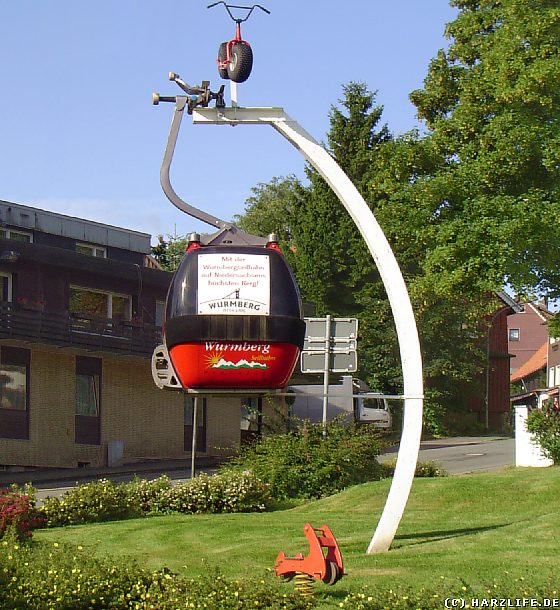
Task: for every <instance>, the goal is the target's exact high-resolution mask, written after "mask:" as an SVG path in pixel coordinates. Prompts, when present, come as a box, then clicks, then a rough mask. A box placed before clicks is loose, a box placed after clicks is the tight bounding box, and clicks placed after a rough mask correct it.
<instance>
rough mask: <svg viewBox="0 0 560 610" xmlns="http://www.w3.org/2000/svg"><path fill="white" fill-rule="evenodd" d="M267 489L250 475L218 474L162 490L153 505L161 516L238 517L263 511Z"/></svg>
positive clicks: (232, 472) (244, 473) (153, 508)
mask: <svg viewBox="0 0 560 610" xmlns="http://www.w3.org/2000/svg"><path fill="white" fill-rule="evenodd" d="M267 501H268V488H267V486H266V485H264V484H263V483H262V482H261V481H260V480H259V479H258V478H257V477H255V476H254V475H253V474H252V473H250V472H234V471H231V472H221V473H219V474H214V475H211V476H210V475H207V474H201V475H199V476H198V477H196V478H194V479H191V480H190V481H186V482H185V483H180V484H178V485H173V486H170V487H169V488H168V489H166V490H163V491H162V493H161V494H160V495H159V497H158V498H157V499H156V500H155V501H154V503H153V504H152V510H153V511H154V512H163V513H172V512H178V513H226V512H227V513H241V512H258V511H262V510H264V509H265V508H266V504H267Z"/></svg>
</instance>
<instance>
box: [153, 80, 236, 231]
mask: <svg viewBox="0 0 560 610" xmlns="http://www.w3.org/2000/svg"><path fill="white" fill-rule="evenodd" d="M169 80H172V81H174V82H176V83H177V85H179V87H180V88H181V89H182V90H183V91H184V92H185V93H187V95H188V97H187V96H185V95H177V96H161V95H159V93H154V94H153V95H152V103H153V104H154V105H156V106H157V105H158V104H159V103H160V102H173V103H175V110H174V112H173V119H172V121H171V128H170V129H169V136H168V138H167V144H166V146H165V152H164V154H163V161H162V163H161V169H160V182H161V187H162V188H163V192H164V193H165V195H166V197H167V198H168V199H169V201H171V203H172V204H173V205H174V206H175V207H176V208H178V209H179V210H181V212H184V213H185V214H188V215H189V216H192V217H193V218H196V219H197V220H200V221H201V222H205V223H207V224H209V225H211V226H213V227H215V228H218V229H231V228H232V227H233V225H232V224H231V223H229V222H226V221H225V220H221V219H220V218H217V217H216V216H213V215H212V214H208V212H205V211H204V210H201V209H199V208H197V207H195V206H193V205H190V204H189V203H187V202H186V201H184V200H183V199H181V197H179V195H178V194H177V193H176V191H175V189H174V188H173V186H172V184H171V177H170V169H171V162H172V161H173V154H174V152H175V146H176V145H177V137H178V135H179V130H180V129H181V121H182V120H183V114H184V112H185V108H186V109H187V113H188V114H192V111H193V109H194V108H196V107H197V106H202V107H207V106H208V105H209V103H210V102H211V101H213V100H215V102H216V107H217V108H221V107H223V106H225V102H224V87H223V85H222V86H221V87H220V89H219V90H218V91H217V92H216V93H213V92H212V91H210V82H209V81H202V84H201V86H200V87H198V86H194V87H193V86H191V85H189V84H188V83H186V82H185V81H183V80H181V78H180V76H179V75H178V74H175V73H174V72H170V73H169Z"/></svg>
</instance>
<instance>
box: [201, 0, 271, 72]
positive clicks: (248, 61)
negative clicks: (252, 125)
mask: <svg viewBox="0 0 560 610" xmlns="http://www.w3.org/2000/svg"><path fill="white" fill-rule="evenodd" d="M217 4H223V5H224V6H225V8H226V11H227V12H228V14H229V16H230V17H231V18H232V20H233V21H235V38H232V39H231V40H229V41H227V42H222V44H221V45H220V48H219V49H218V59H217V60H216V63H217V64H218V73H219V74H220V78H223V79H226V80H228V79H229V80H231V81H233V82H234V83H244V82H245V81H246V80H247V79H248V78H249V76H250V75H251V70H252V69H253V50H252V49H251V45H250V44H249V43H248V42H247V41H246V40H243V38H241V24H242V23H243V22H244V21H247V19H249V17H250V16H251V13H252V12H253V11H254V10H255V8H260V9H261V11H264V12H265V13H267V14H269V15H270V11H269V10H267V9H266V8H264V6H261V5H260V4H253V5H252V6H238V5H235V4H226V3H225V2H214V3H213V4H209V5H208V7H207V8H212V7H213V6H216V5H217ZM232 8H233V9H240V10H244V11H247V13H246V15H245V17H235V15H233V13H232V12H231V10H230V9H232Z"/></svg>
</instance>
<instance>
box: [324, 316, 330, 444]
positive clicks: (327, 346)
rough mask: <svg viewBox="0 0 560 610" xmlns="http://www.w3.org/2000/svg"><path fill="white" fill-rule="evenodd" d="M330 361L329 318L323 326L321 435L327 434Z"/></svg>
mask: <svg viewBox="0 0 560 610" xmlns="http://www.w3.org/2000/svg"><path fill="white" fill-rule="evenodd" d="M330 360H331V317H330V315H327V319H326V324H325V371H324V373H323V435H326V434H327V409H328V406H329V369H330Z"/></svg>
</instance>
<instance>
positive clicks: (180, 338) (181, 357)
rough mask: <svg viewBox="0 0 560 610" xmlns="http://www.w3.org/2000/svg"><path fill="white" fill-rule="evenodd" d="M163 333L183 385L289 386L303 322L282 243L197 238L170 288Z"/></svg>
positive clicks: (300, 340) (203, 387)
mask: <svg viewBox="0 0 560 610" xmlns="http://www.w3.org/2000/svg"><path fill="white" fill-rule="evenodd" d="M164 334H165V344H166V347H167V351H168V353H169V357H170V359H171V363H172V364H173V368H174V369H175V372H176V373H177V376H178V377H179V381H180V382H181V385H182V387H183V388H184V389H190V388H192V389H198V390H200V389H208V390H212V389H217V390H227V389H232V390H243V389H257V390H258V389H280V388H284V387H285V386H286V385H287V383H288V381H289V379H290V377H291V375H292V372H293V370H294V367H295V365H296V362H297V359H298V357H299V353H300V350H301V348H302V345H303V339H304V334H305V322H304V321H303V315H302V307H301V298H300V294H299V288H298V286H297V283H296V281H295V278H294V275H293V273H292V270H291V269H290V267H289V266H288V264H287V263H286V260H285V258H284V256H283V254H282V252H281V251H280V248H279V247H278V244H277V243H276V242H275V241H269V242H268V243H267V244H266V246H252V245H248V246H238V245H235V246H233V245H219V246H201V244H200V242H199V241H196V240H195V241H191V242H190V243H189V247H188V248H187V251H186V253H185V256H184V257H183V260H182V262H181V264H180V266H179V268H178V270H177V272H176V273H175V276H174V278H173V281H172V283H171V286H170V288H169V293H168V296H167V303H166V317H165V324H164Z"/></svg>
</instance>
